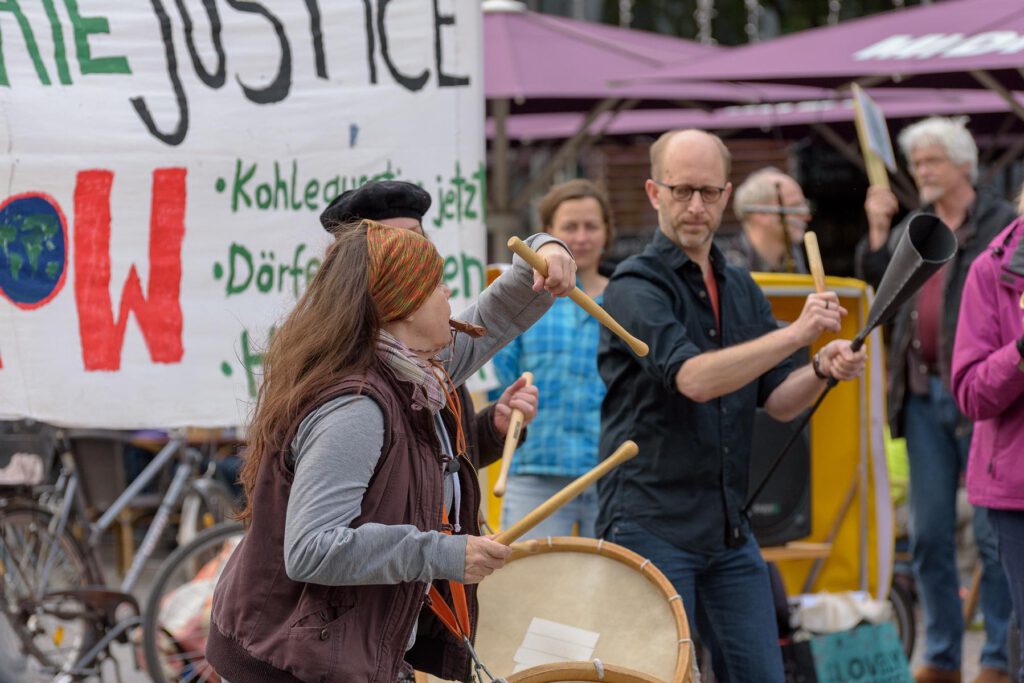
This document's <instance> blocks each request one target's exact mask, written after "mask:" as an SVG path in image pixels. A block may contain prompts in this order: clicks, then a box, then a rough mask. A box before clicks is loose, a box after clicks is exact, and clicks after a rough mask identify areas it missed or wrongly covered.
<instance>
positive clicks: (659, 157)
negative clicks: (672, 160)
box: [651, 128, 732, 182]
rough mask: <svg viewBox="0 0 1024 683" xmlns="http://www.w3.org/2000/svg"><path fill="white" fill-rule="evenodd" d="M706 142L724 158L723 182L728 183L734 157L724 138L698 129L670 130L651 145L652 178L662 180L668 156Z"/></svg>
mask: <svg viewBox="0 0 1024 683" xmlns="http://www.w3.org/2000/svg"><path fill="white" fill-rule="evenodd" d="M704 142H707V143H710V144H713V145H714V146H715V147H716V148H717V149H718V153H719V154H720V155H721V157H722V167H723V170H724V176H723V182H725V181H728V180H729V173H730V172H731V171H732V155H731V154H730V153H729V148H728V147H726V146H725V143H724V142H722V138H720V137H718V136H717V135H715V134H713V133H708V132H707V131H703V130H698V129H696V128H684V129H680V130H670V131H668V132H667V133H663V134H662V135H661V137H659V138H658V139H657V140H655V141H654V144H652V145H651V177H652V178H654V179H655V180H661V176H662V171H663V170H664V160H665V156H666V154H671V153H672V152H673V151H677V150H679V149H680V148H684V149H685V148H690V147H693V146H694V145H700V144H701V143H704Z"/></svg>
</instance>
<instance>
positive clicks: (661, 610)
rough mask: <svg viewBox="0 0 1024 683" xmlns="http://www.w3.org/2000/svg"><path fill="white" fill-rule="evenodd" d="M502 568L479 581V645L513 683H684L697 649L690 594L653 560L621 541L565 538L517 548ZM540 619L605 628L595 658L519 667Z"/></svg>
mask: <svg viewBox="0 0 1024 683" xmlns="http://www.w3.org/2000/svg"><path fill="white" fill-rule="evenodd" d="M512 548H513V553H512V556H511V558H510V559H509V562H508V563H507V564H506V565H505V567H504V568H503V569H500V570H498V571H496V572H495V573H494V574H492V575H491V576H489V577H487V578H486V579H484V581H483V582H482V583H481V584H480V588H479V592H478V595H479V599H480V618H479V621H478V624H477V634H476V651H477V654H478V655H479V656H480V659H481V661H483V663H484V664H485V665H486V666H487V668H488V669H490V671H491V673H492V674H494V675H495V676H505V677H506V678H507V679H508V680H509V683H512V682H513V681H515V682H520V683H544V682H548V681H597V680H604V681H611V682H614V681H618V682H620V683H653V682H656V681H663V682H665V683H681V682H682V681H685V680H687V675H688V673H689V670H690V666H691V664H690V662H691V656H692V651H693V650H692V647H691V645H690V629H689V625H688V624H687V621H686V612H685V611H684V608H683V604H682V600H681V599H680V598H679V596H678V595H677V593H676V591H675V589H674V588H673V587H672V584H671V583H669V581H668V579H666V578H665V576H664V574H662V573H661V572H660V571H659V570H658V569H657V568H656V567H655V566H654V565H653V564H651V563H650V562H649V561H647V560H645V559H644V558H642V557H641V556H640V555H637V554H636V553H634V552H632V551H630V550H627V549H626V548H623V547H622V546H619V545H615V544H614V543H609V542H607V541H599V540H595V539H591V538H575V537H557V538H549V539H542V540H533V541H524V542H521V543H516V544H515V545H513V546H512ZM534 617H539V618H541V619H546V620H548V621H552V622H556V623H557V624H562V625H565V626H571V627H575V628H578V629H584V630H586V631H591V632H596V633H598V634H600V635H599V637H598V640H597V643H596V646H595V647H594V650H593V654H592V656H591V659H597V660H600V662H601V663H602V664H603V669H604V672H603V673H604V676H605V677H604V679H601V678H600V676H599V671H598V670H597V668H595V665H594V664H593V663H592V662H589V661H587V662H580V661H576V662H568V661H567V662H552V663H543V664H538V665H534V666H530V667H529V668H527V669H522V670H520V671H519V672H518V673H515V674H513V673H512V672H513V670H514V669H515V668H516V664H515V661H514V657H515V655H516V652H517V651H518V650H519V648H520V645H521V644H522V643H523V639H524V637H525V636H526V633H527V630H528V628H529V627H530V623H531V621H532V620H533V618H534Z"/></svg>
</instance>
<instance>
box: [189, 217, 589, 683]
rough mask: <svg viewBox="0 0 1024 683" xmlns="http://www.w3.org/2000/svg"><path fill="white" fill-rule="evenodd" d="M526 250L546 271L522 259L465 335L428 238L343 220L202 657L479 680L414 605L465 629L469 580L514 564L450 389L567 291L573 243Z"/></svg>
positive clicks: (287, 357) (376, 675)
mask: <svg viewBox="0 0 1024 683" xmlns="http://www.w3.org/2000/svg"><path fill="white" fill-rule="evenodd" d="M528 244H530V245H531V246H532V247H533V248H534V249H535V250H536V251H537V253H538V254H539V255H540V257H541V258H543V259H544V260H545V261H546V265H547V270H548V275H547V277H544V276H541V275H540V274H539V273H536V272H535V271H533V270H532V269H531V268H530V267H529V265H527V264H526V263H525V262H524V261H522V259H519V258H518V257H517V258H516V259H515V260H514V261H513V267H512V269H511V270H510V271H509V272H508V273H505V274H504V275H503V276H502V277H500V278H498V280H497V281H496V282H495V283H494V284H493V285H491V286H490V287H488V288H487V289H486V290H485V291H484V292H483V293H482V294H481V295H480V298H479V301H478V303H477V304H475V305H473V306H471V307H470V308H469V309H467V310H466V311H465V312H464V313H463V314H462V315H463V318H464V320H466V321H468V322H470V323H473V324H475V325H478V326H481V327H483V328H484V333H483V335H482V336H479V337H470V336H469V335H467V334H460V335H456V336H455V337H454V339H453V338H452V336H451V331H450V329H449V324H450V316H451V308H450V306H449V304H448V297H449V296H450V294H451V291H450V290H449V289H448V287H447V286H446V285H445V283H444V278H443V269H444V267H443V264H444V261H443V259H442V258H441V255H440V254H438V253H437V250H436V249H435V248H434V246H433V244H431V243H430V241H429V240H427V239H425V238H423V237H422V236H420V235H418V234H417V233H416V232H414V231H412V230H406V229H400V228H391V227H388V226H384V225H381V224H379V223H373V222H368V221H364V222H363V223H362V224H361V225H359V226H356V227H348V228H345V229H342V230H339V231H338V236H337V237H336V238H335V240H334V241H333V242H332V244H330V245H329V246H328V247H327V252H326V255H325V257H324V259H323V263H322V265H321V267H320V269H319V270H318V271H317V274H316V276H315V277H314V278H313V281H312V282H311V283H310V285H309V287H308V288H307V289H306V291H305V292H304V293H303V294H302V296H301V297H300V298H299V300H298V302H297V303H296V305H295V307H294V309H293V310H292V311H291V313H289V315H288V316H287V318H286V319H285V321H284V322H283V323H282V324H281V326H280V327H279V328H278V330H277V332H276V333H275V335H274V337H273V339H272V340H271V342H270V348H269V349H268V351H267V353H266V355H265V358H264V366H263V368H264V375H263V382H262V384H261V385H260V390H259V395H258V397H257V404H256V408H255V413H254V416H253V420H252V424H251V426H250V428H249V430H248V443H249V448H248V450H247V451H246V463H245V466H244V468H243V470H242V477H241V479H242V483H243V485H244V487H245V491H246V501H247V507H246V509H245V510H244V511H243V514H242V517H243V519H245V520H246V521H247V523H248V531H247V533H246V535H245V537H244V538H243V540H242V541H241V543H240V544H239V546H238V547H237V549H236V550H235V551H234V553H233V554H232V556H231V558H230V560H229V561H228V563H227V565H226V566H225V568H224V571H223V573H222V574H221V576H220V578H219V580H218V583H217V587H216V589H215V591H214V596H213V609H212V614H211V623H210V633H209V638H208V640H207V651H206V654H207V659H208V661H209V662H210V664H211V665H212V666H213V668H214V670H215V671H216V672H217V673H218V675H220V676H221V677H223V678H226V679H228V680H229V681H232V682H233V683H241V682H247V681H256V680H275V681H286V682H294V681H303V682H304V683H313V682H318V681H328V680H329V681H369V680H375V681H389V682H390V681H396V680H398V678H399V677H400V676H403V675H407V674H408V673H410V672H411V669H412V668H413V667H415V668H417V669H419V670H422V671H426V672H428V673H431V674H434V675H436V676H439V677H441V678H447V679H458V680H465V679H466V678H467V677H468V676H469V673H470V662H469V655H468V651H467V648H466V647H465V646H464V644H463V642H462V641H461V639H460V638H457V637H456V636H455V635H454V634H452V633H449V632H447V631H446V630H445V629H444V628H442V626H441V623H440V621H439V620H438V619H435V618H433V617H432V616H430V615H424V618H423V619H421V612H422V611H424V608H425V607H426V606H427V605H428V604H429V605H434V606H435V607H438V601H444V602H446V603H448V604H450V605H453V606H454V608H455V609H456V610H459V611H461V610H460V605H463V606H465V608H466V610H467V611H468V616H469V622H470V623H469V625H468V626H469V628H470V629H472V627H473V625H474V624H475V621H476V614H477V603H476V593H475V590H474V588H473V586H472V585H468V586H463V585H462V584H475V583H478V582H479V581H481V580H482V579H484V578H485V577H486V576H488V575H489V574H490V573H491V572H493V571H494V570H496V569H498V568H500V567H501V566H502V565H503V564H504V562H505V560H506V558H507V557H508V553H509V549H508V548H507V547H505V546H503V545H501V544H499V543H497V542H495V541H493V540H491V539H488V538H486V537H482V536H480V535H478V534H479V514H478V506H479V500H480V491H479V486H478V483H477V481H476V477H475V476H473V471H472V468H471V467H470V463H469V462H468V458H467V448H466V439H465V434H464V432H463V429H462V423H461V420H460V412H461V410H460V406H459V403H458V400H457V395H456V393H455V390H454V387H455V386H457V385H458V384H460V383H462V382H463V381H464V380H465V379H466V377H468V376H470V375H471V374H472V373H473V372H476V371H477V370H478V369H479V368H480V367H481V366H482V365H483V364H484V363H485V362H487V360H489V359H490V358H491V357H492V356H493V354H494V353H496V352H497V351H498V350H499V349H500V348H501V347H502V346H504V345H505V344H507V343H508V342H509V341H510V340H511V339H512V338H514V337H515V336H517V335H518V334H520V333H522V332H523V331H524V330H525V329H526V328H528V327H529V326H530V325H531V324H532V323H533V322H535V321H536V320H537V319H538V318H539V317H540V316H541V315H543V314H544V313H545V312H546V311H547V309H548V308H549V307H550V305H551V303H552V301H553V299H552V295H555V296H564V295H565V294H567V293H568V291H569V290H570V289H571V288H572V286H573V285H574V283H575V281H576V268H575V263H574V262H573V260H572V258H571V256H570V255H569V253H568V251H567V250H566V249H565V248H564V246H563V245H562V244H561V243H559V242H558V241H557V240H555V239H554V238H552V237H551V236H549V235H535V236H533V237H531V238H530V239H529V240H528ZM460 473H461V474H460ZM444 579H447V585H445V584H435V583H434V582H435V581H438V580H444ZM428 588H429V589H433V590H432V591H431V593H432V594H433V595H434V597H431V598H430V599H429V600H428V599H427V591H428ZM435 591H436V592H435ZM462 595H464V597H463V598H461V599H460V596H462Z"/></svg>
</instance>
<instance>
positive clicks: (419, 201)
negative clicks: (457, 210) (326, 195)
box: [320, 180, 430, 232]
mask: <svg viewBox="0 0 1024 683" xmlns="http://www.w3.org/2000/svg"><path fill="white" fill-rule="evenodd" d="M429 208H430V193H429V192H427V191H426V190H424V189H423V188H422V187H420V186H419V185H414V184H413V183H407V182H405V181H404V180H372V181H370V182H368V183H366V184H365V185H363V186H362V187H357V188H355V189H353V190H346V191H344V192H342V193H341V194H339V195H338V196H337V197H335V198H334V201H332V202H331V203H330V204H328V205H327V208H326V209H324V211H323V213H321V214H320V224H321V225H323V226H324V230H327V231H328V232H330V231H331V229H332V228H333V227H334V226H336V225H338V224H339V223H351V222H353V221H360V220H363V219H366V220H371V221H383V220H386V219H388V218H415V219H416V220H418V221H422V220H423V215H424V214H425V213H426V212H427V209H429Z"/></svg>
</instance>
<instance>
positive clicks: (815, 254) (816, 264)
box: [804, 232, 825, 294]
mask: <svg viewBox="0 0 1024 683" xmlns="http://www.w3.org/2000/svg"><path fill="white" fill-rule="evenodd" d="M804 249H806V250H807V267H808V268H810V269H811V277H812V278H814V291H816V292H817V293H818V294H821V293H822V292H824V291H825V266H823V265H821V251H819V249H818V236H817V235H815V234H814V233H813V232H805V233H804Z"/></svg>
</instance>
